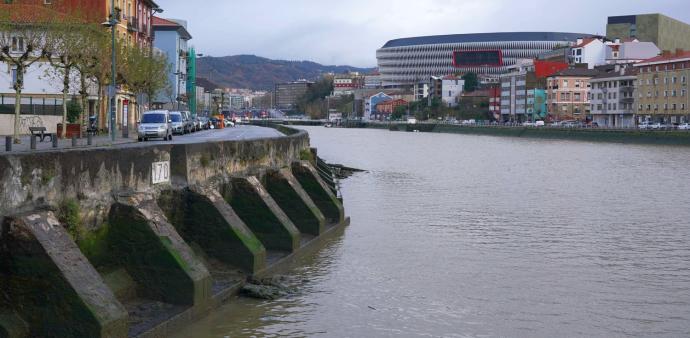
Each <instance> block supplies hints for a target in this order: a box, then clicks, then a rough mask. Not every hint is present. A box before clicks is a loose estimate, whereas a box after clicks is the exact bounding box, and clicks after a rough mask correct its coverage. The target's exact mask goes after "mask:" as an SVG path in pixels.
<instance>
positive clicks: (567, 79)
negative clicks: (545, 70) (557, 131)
mask: <svg viewBox="0 0 690 338" xmlns="http://www.w3.org/2000/svg"><path fill="white" fill-rule="evenodd" d="M597 74H598V71H596V70H594V69H587V68H568V69H564V70H561V71H559V72H557V73H555V74H553V75H552V76H549V77H548V78H547V80H546V90H547V92H546V96H547V108H548V110H549V114H550V115H551V118H552V119H554V120H556V121H564V120H580V121H585V120H587V118H588V115H589V113H590V110H589V108H590V106H589V105H590V102H589V90H590V86H591V85H590V80H591V79H592V78H593V77H594V76H596V75H597Z"/></svg>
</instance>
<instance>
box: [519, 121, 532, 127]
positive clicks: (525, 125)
mask: <svg viewBox="0 0 690 338" xmlns="http://www.w3.org/2000/svg"><path fill="white" fill-rule="evenodd" d="M522 126H523V127H534V122H531V121H526V122H522Z"/></svg>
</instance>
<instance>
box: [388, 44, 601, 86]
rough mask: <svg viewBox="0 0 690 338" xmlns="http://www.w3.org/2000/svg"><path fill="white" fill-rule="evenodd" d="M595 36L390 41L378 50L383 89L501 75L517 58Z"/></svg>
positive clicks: (531, 55)
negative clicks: (435, 80) (452, 78)
mask: <svg viewBox="0 0 690 338" xmlns="http://www.w3.org/2000/svg"><path fill="white" fill-rule="evenodd" d="M592 36H593V35H592V34H580V33H557V32H503V33H478V34H455V35H435V36H423V37H412V38H403V39H396V40H391V41H388V42H387V43H386V44H385V45H384V46H383V47H381V48H380V49H379V50H377V51H376V59H377V61H378V67H379V73H380V74H381V81H382V84H383V86H398V85H410V84H415V83H420V82H423V81H428V79H429V77H431V76H444V75H451V74H457V73H467V72H473V73H477V74H486V75H492V74H493V75H500V74H503V73H505V72H506V70H507V69H508V67H509V66H512V65H514V64H515V62H516V60H517V59H522V58H535V57H536V56H537V55H539V54H541V53H543V52H547V51H550V50H553V49H555V48H558V47H566V46H571V45H572V44H573V43H574V42H575V41H576V40H577V39H578V38H586V37H592Z"/></svg>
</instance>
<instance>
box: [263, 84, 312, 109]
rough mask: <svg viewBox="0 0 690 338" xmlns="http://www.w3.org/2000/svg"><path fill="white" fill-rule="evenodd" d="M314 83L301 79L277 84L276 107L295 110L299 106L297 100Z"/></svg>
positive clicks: (275, 92)
mask: <svg viewBox="0 0 690 338" xmlns="http://www.w3.org/2000/svg"><path fill="white" fill-rule="evenodd" d="M313 84H314V83H313V82H310V81H307V80H299V81H295V82H289V83H278V84H276V85H275V90H274V92H273V93H274V95H275V100H274V101H273V102H275V107H276V108H277V109H280V110H287V111H294V110H295V109H296V108H297V100H298V99H299V98H300V97H301V96H302V95H304V93H306V92H307V90H308V89H309V87H311V86H312V85H313Z"/></svg>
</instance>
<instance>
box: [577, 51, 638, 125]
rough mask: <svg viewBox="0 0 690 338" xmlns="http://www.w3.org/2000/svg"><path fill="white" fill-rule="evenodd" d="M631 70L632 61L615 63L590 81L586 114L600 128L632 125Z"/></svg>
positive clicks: (633, 76) (632, 88)
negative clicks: (588, 114)
mask: <svg viewBox="0 0 690 338" xmlns="http://www.w3.org/2000/svg"><path fill="white" fill-rule="evenodd" d="M635 79H636V76H635V72H634V69H633V67H632V64H621V65H615V66H613V68H612V69H610V70H609V71H603V72H602V73H601V74H598V75H596V76H594V77H593V78H592V79H591V80H590V84H591V89H590V93H589V100H590V114H591V116H592V122H596V123H597V124H598V125H599V126H600V127H608V128H630V127H634V126H635V120H634V114H635V107H634V106H635V96H634V90H635Z"/></svg>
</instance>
